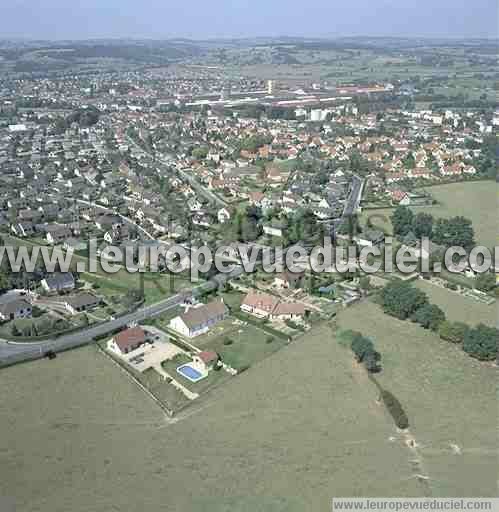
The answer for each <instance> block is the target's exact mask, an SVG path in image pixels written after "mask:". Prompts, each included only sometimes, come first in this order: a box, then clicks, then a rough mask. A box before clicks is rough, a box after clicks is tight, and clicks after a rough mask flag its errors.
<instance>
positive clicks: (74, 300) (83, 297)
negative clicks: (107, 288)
mask: <svg viewBox="0 0 499 512" xmlns="http://www.w3.org/2000/svg"><path fill="white" fill-rule="evenodd" d="M99 302H100V299H99V298H98V297H95V296H94V295H92V294H90V293H80V294H78V295H73V296H72V297H68V298H67V299H66V304H68V305H69V306H71V307H73V308H80V307H84V306H91V305H93V304H98V303H99Z"/></svg>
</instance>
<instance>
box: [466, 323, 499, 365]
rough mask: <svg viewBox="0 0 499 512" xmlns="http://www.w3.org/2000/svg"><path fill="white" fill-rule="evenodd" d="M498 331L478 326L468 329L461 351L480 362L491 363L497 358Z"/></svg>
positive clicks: (481, 325)
mask: <svg viewBox="0 0 499 512" xmlns="http://www.w3.org/2000/svg"><path fill="white" fill-rule="evenodd" d="M498 343H499V330H498V329H495V328H494V327H487V326H486V325H483V324H479V325H478V326H477V327H476V328H475V329H468V331H467V332H466V335H465V336H464V341H463V350H464V351H465V352H466V353H467V354H469V355H470V356H471V357H475V358H476V359H479V360H480V361H492V360H494V359H495V358H496V357H497V345H498Z"/></svg>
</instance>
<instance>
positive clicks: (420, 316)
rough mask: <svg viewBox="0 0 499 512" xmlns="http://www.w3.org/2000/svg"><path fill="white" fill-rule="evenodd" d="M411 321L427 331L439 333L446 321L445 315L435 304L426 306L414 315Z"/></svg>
mask: <svg viewBox="0 0 499 512" xmlns="http://www.w3.org/2000/svg"><path fill="white" fill-rule="evenodd" d="M411 320H412V321H414V322H417V323H418V324H419V325H421V326H422V327H424V328H425V329H431V330H432V331H437V330H438V328H439V326H440V324H441V323H442V322H443V321H444V320H445V313H444V312H443V311H442V310H441V309H440V308H439V307H438V306H435V305H434V304H425V305H424V306H422V307H421V308H419V309H418V310H417V311H416V312H415V313H413V315H412V316H411Z"/></svg>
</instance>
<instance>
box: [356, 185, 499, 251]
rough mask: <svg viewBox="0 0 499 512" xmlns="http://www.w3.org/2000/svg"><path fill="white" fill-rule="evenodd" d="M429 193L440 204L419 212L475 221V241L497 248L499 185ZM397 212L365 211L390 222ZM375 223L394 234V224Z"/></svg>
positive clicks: (444, 187)
mask: <svg viewBox="0 0 499 512" xmlns="http://www.w3.org/2000/svg"><path fill="white" fill-rule="evenodd" d="M425 190H427V191H428V192H429V193H430V194H431V195H432V196H433V197H434V198H435V199H436V200H437V201H438V202H439V204H438V205H435V206H417V207H416V206H415V207H412V210H413V211H414V212H415V213H419V212H427V213H431V214H432V215H433V217H435V218H438V217H444V218H449V217H455V216H457V215H460V216H464V217H467V218H469V219H471V220H472V222H473V227H474V229H475V239H476V241H477V242H478V243H479V244H483V245H485V246H487V247H495V246H496V245H497V236H498V228H497V206H498V203H497V201H498V194H499V184H498V183H495V182H492V181H473V182H468V183H452V184H448V185H437V186H434V187H427V188H426V189H425ZM392 214H393V209H380V210H370V211H369V210H368V211H364V213H363V219H364V221H365V220H366V219H367V217H368V216H369V215H376V216H378V215H384V216H386V217H387V218H388V219H389V218H390V216H391V215H392ZM374 224H376V225H378V226H380V227H382V228H383V229H384V230H385V231H386V232H388V233H391V230H392V226H391V223H390V222H389V221H388V222H382V221H381V220H379V219H376V220H375V222H374Z"/></svg>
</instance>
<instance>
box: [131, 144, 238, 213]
mask: <svg viewBox="0 0 499 512" xmlns="http://www.w3.org/2000/svg"><path fill="white" fill-rule="evenodd" d="M127 140H128V142H129V143H130V144H131V145H133V146H134V148H135V149H136V150H137V151H138V152H139V153H142V154H143V155H146V156H148V157H149V158H152V159H153V160H154V161H156V162H159V163H160V164H162V165H169V166H171V165H172V164H173V165H174V166H175V169H176V170H177V172H178V173H179V175H180V177H181V178H182V179H183V180H184V181H185V182H187V183H189V185H190V186H191V188H192V189H193V190H194V191H195V192H196V193H197V194H199V195H200V196H203V197H204V198H205V199H207V200H208V201H209V202H210V203H213V204H216V205H218V206H219V207H220V208H222V207H225V206H227V204H228V203H227V202H226V201H224V200H223V199H222V198H220V197H219V196H217V195H216V194H215V193H213V192H212V191H211V190H209V189H208V188H206V186H205V185H203V184H201V183H199V181H198V180H197V179H196V178H195V177H194V176H192V175H190V174H189V173H187V172H185V171H184V170H182V169H180V168H178V167H177V166H176V165H175V163H174V162H172V161H166V160H163V159H161V158H159V157H157V156H155V155H152V154H151V153H149V152H147V151H145V150H144V149H143V148H141V147H140V146H139V145H138V144H137V143H136V142H135V141H134V140H133V139H132V138H130V137H128V136H127Z"/></svg>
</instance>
